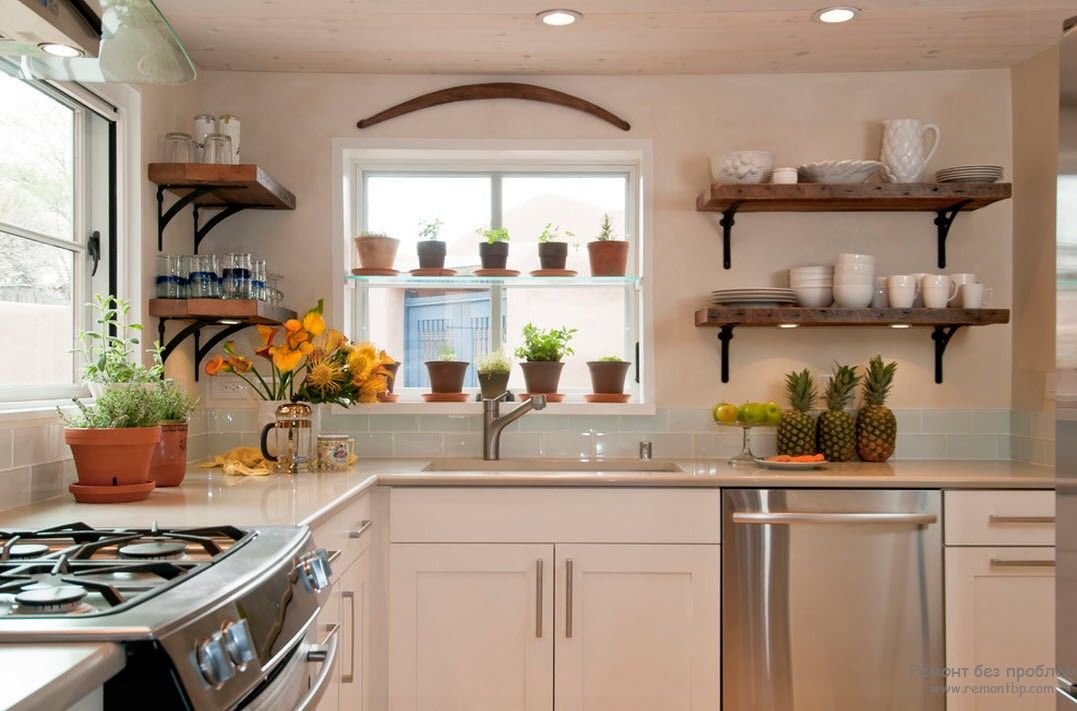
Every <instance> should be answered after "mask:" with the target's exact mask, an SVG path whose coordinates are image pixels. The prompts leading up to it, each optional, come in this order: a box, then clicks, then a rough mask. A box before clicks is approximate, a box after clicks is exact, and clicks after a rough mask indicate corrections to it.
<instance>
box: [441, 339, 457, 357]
mask: <svg viewBox="0 0 1077 711" xmlns="http://www.w3.org/2000/svg"><path fill="white" fill-rule="evenodd" d="M438 360H456V351H455V350H454V349H453V347H452V344H449V343H443V344H441V348H439V349H438Z"/></svg>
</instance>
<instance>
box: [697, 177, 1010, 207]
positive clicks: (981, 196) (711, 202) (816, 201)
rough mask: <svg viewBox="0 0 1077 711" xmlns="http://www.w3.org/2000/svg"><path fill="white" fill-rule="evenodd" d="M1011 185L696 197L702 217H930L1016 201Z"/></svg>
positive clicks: (821, 187) (842, 187)
mask: <svg viewBox="0 0 1077 711" xmlns="http://www.w3.org/2000/svg"><path fill="white" fill-rule="evenodd" d="M1012 192H1013V186H1012V185H1011V184H1010V183H840V184H824V183H796V184H793V185H780V184H772V183H761V184H725V183H713V184H712V185H711V186H710V187H709V188H708V189H707V190H705V191H704V192H703V193H701V194H700V195H699V196H698V197H697V198H696V209H697V210H698V211H700V212H724V211H725V210H728V209H729V208H731V207H734V205H735V209H736V211H737V212H931V211H937V210H945V209H951V208H954V207H956V206H958V205H959V204H961V203H964V204H962V205H961V209H962V210H963V211H972V210H978V209H980V208H983V207H987V206H988V205H991V204H993V203H996V202H999V201H1001V200H1007V199H1009V198H1010V197H1011V195H1012Z"/></svg>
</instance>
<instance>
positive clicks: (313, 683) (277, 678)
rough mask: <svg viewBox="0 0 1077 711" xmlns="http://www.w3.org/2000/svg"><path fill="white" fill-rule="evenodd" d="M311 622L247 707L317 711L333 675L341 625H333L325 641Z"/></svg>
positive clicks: (254, 710) (251, 710) (253, 709)
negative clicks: (315, 710)
mask: <svg viewBox="0 0 1077 711" xmlns="http://www.w3.org/2000/svg"><path fill="white" fill-rule="evenodd" d="M316 627H317V626H316V625H314V624H311V626H310V627H309V628H308V630H307V634H306V636H304V637H303V638H302V639H301V640H300V642H299V644H297V645H296V648H295V650H294V651H293V652H292V654H291V656H289V657H288V660H287V661H285V662H284V664H283V665H282V666H281V668H280V669H279V670H277V671H276V673H275V674H274V676H273V677H272V679H271V680H270V681H269V683H268V684H266V685H265V686H263V687H260V688H259V689H258V690H257V691H256V692H255V693H254V695H253V696H251V697H250V698H248V699H247V701H246V702H245V703H244V704H242V705H241V707H240V708H242V709H244V711H248V710H249V711H263V710H265V711H283V710H284V709H293V710H294V711H313V709H314V708H315V707H316V706H317V705H318V701H319V700H320V699H321V698H322V695H323V694H324V693H325V690H326V688H327V687H328V686H329V684H330V683H331V681H332V679H333V669H334V667H335V666H336V662H337V648H338V646H339V643H340V627H339V626H338V625H332V626H331V627H330V628H329V630H328V631H327V632H326V635H325V638H324V639H323V640H322V641H320V642H319V641H318V640H317V639H316Z"/></svg>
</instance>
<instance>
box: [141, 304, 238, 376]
mask: <svg viewBox="0 0 1077 711" xmlns="http://www.w3.org/2000/svg"><path fill="white" fill-rule="evenodd" d="M166 321H169V319H167V318H160V319H157V335H158V342H159V343H162V344H164V345H163V347H162V348H161V361H162V362H164V361H167V360H168V356H170V355H172V352H173V351H175V350H176V348H177V347H179V345H180V344H181V343H183V342H184V341H185V340H187V339H188V338H192V337H193V338H194V350H195V361H194V379H195V382H197V381H198V379H199V375H200V374H201V364H202V360H203V359H204V358H205V357H206V356H208V355H209V354H210V352H211V351H212V350H213V349H214V348H216V347H217V344H219V343H220V342H221V341H223V340H224V339H226V338H228V337H229V336H232V335H234V334H236V333H238V332H240V331H242V330H243V329H245V328H250V327H251V326H253V325H254V324H252V323H222V322H221V321H220V320H217V319H209V320H207V319H199V320H196V321H192V322H190V323H189V324H187V325H186V326H184V327H183V328H182V329H180V331H179V332H178V333H177V334H176V335H174V336H172V338H171V339H169V341H168V343H165V322H166ZM210 326H220V327H221V330H220V331H217V332H216V333H214V334H213V335H212V336H210V338H209V339H208V340H207V341H206V342H205V343H204V344H203V343H202V329H203V328H207V327H210Z"/></svg>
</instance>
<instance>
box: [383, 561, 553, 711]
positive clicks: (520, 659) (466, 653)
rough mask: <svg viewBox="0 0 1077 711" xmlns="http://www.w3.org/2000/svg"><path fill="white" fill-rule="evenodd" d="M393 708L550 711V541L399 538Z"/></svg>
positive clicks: (393, 593) (393, 605)
mask: <svg viewBox="0 0 1077 711" xmlns="http://www.w3.org/2000/svg"><path fill="white" fill-rule="evenodd" d="M389 571H390V573H389V580H390V582H389V588H390V599H389V629H390V635H389V706H390V710H391V711H550V708H551V705H552V699H553V623H554V619H553V546H552V545H548V544H546V545H542V544H489V545H487V544H477V543H469V544H438V543H420V544H393V546H392V547H391V551H390V562H389Z"/></svg>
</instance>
